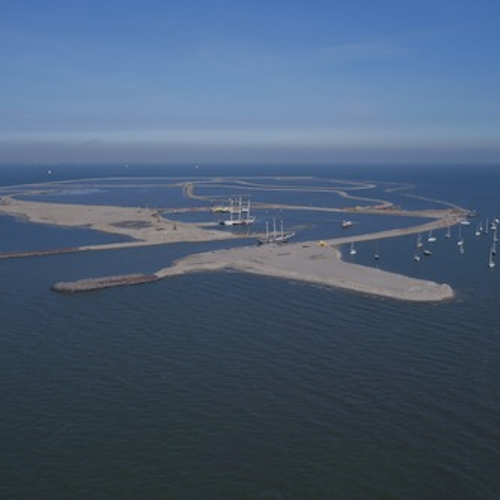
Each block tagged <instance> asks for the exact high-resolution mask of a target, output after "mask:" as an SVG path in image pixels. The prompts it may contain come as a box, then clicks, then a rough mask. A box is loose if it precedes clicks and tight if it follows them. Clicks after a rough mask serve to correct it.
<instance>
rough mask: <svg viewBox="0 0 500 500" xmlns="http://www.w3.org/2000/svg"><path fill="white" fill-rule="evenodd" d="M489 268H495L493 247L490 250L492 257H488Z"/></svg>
mask: <svg viewBox="0 0 500 500" xmlns="http://www.w3.org/2000/svg"><path fill="white" fill-rule="evenodd" d="M488 267H489V268H492V267H495V261H494V260H493V247H492V248H490V255H489V257H488Z"/></svg>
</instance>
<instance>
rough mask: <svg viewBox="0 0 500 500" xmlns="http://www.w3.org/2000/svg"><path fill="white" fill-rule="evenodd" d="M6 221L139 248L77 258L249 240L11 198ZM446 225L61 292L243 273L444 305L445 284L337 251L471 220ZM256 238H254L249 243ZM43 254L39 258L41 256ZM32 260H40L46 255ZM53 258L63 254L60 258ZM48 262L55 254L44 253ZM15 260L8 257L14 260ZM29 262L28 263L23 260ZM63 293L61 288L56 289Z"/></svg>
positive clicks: (112, 279)
mask: <svg viewBox="0 0 500 500" xmlns="http://www.w3.org/2000/svg"><path fill="white" fill-rule="evenodd" d="M0 213H5V214H8V215H13V216H18V217H25V218H27V219H28V220H30V221H32V222H38V223H46V224H54V225H60V226H71V227H88V228H91V229H95V230H99V231H105V232H108V233H113V234H121V235H124V236H128V237H130V238H131V239H132V240H133V241H129V242H121V243H112V244H106V245H89V246H84V247H79V248H78V249H71V251H83V250H105V249H115V248H116V249H118V248H126V247H130V246H145V245H163V244H168V243H174V242H201V241H214V240H223V239H230V238H238V237H239V238H241V237H242V235H235V234H233V233H229V232H225V231H217V230H211V229H204V228H202V227H201V226H198V225H196V224H187V223H180V222H173V221H169V220H166V219H164V218H163V217H161V216H160V214H159V213H158V212H157V211H155V210H151V209H143V208H139V209H137V208H130V207H116V206H94V205H88V206H87V205H73V204H64V205H62V204H59V203H41V202H30V201H25V200H16V199H15V198H10V197H3V198H2V202H1V203H0ZM441 215H442V218H439V219H437V220H434V221H431V222H429V223H426V224H423V225H419V226H414V227H412V228H403V229H394V230H390V231H385V232H379V233H373V234H364V235H356V236H355V235H352V236H349V235H346V237H341V238H335V239H330V240H325V241H326V244H325V245H324V246H318V245H317V243H316V242H308V243H296V244H288V245H284V246H273V245H263V246H262V247H258V246H250V247H243V248H234V249H227V250H219V251H214V252H207V253H200V254H195V255H191V256H189V257H186V258H183V259H181V260H179V261H178V262H177V263H176V264H175V265H174V266H172V267H168V268H165V269H161V270H159V271H158V272H156V273H154V278H153V277H151V276H147V277H146V278H144V277H143V275H125V276H108V277H103V278H97V279H91V280H80V281H79V282H73V283H65V284H63V285H61V284H58V287H57V288H56V289H58V290H61V291H62V290H63V289H64V288H66V290H64V291H84V290H96V289H102V288H107V287H110V286H121V285H129V284H137V283H143V282H149V281H154V280H156V279H161V278H166V277H169V276H175V275H179V274H184V273H188V272H200V271H217V270H222V269H237V270H240V271H244V272H249V273H256V274H263V275H266V276H274V277H279V278H285V279H291V280H298V281H304V282H309V283H314V284H319V285H324V286H332V287H336V288H343V289H349V290H355V291H358V292H362V293H367V294H372V295H379V296H384V297H391V298H394V299H403V300H411V301H440V300H444V299H449V298H452V297H453V291H452V289H451V288H450V287H449V286H448V285H443V284H437V283H434V282H431V281H424V280H419V279H414V278H409V277H406V276H403V275H399V274H394V273H389V272H386V271H381V270H378V269H373V268H370V267H365V266H360V265H356V264H351V263H347V262H343V261H342V260H341V259H340V253H339V251H338V250H337V249H336V248H335V246H337V245H340V244H345V243H347V242H349V241H363V240H369V239H379V238H384V237H385V238H387V237H395V236H400V235H403V234H410V233H416V232H420V231H423V230H424V229H427V230H429V229H431V228H437V227H443V226H446V225H451V224H456V223H457V222H458V221H459V220H460V218H463V215H462V214H460V215H458V214H450V213H446V214H443V213H441ZM246 237H248V235H246ZM38 253H39V252H38ZM38 253H37V252H31V254H32V255H38ZM53 253H60V252H58V251H55V252H53ZM43 254H47V252H46V251H45V252H43ZM12 256H13V255H11V254H9V255H6V256H5V257H12ZM21 256H24V255H21ZM54 287H56V285H54Z"/></svg>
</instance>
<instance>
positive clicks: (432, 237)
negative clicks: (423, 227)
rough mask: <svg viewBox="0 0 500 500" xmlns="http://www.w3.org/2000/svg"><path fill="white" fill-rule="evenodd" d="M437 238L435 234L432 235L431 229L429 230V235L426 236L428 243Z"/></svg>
mask: <svg viewBox="0 0 500 500" xmlns="http://www.w3.org/2000/svg"><path fill="white" fill-rule="evenodd" d="M436 240H437V238H436V237H435V236H433V235H432V229H431V230H430V231H429V236H428V237H427V241H428V242H429V243H434V242H435V241H436Z"/></svg>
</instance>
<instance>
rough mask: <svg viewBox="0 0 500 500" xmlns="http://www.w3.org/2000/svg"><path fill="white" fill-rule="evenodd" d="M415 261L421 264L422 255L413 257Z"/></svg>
mask: <svg viewBox="0 0 500 500" xmlns="http://www.w3.org/2000/svg"><path fill="white" fill-rule="evenodd" d="M413 260H414V261H415V262H420V255H418V253H416V254H415V255H414V256H413Z"/></svg>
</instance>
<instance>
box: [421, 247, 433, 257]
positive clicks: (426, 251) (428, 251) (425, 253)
mask: <svg viewBox="0 0 500 500" xmlns="http://www.w3.org/2000/svg"><path fill="white" fill-rule="evenodd" d="M423 254H424V255H427V256H429V255H432V252H431V251H430V250H429V249H428V248H426V249H425V250H424V252H423Z"/></svg>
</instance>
